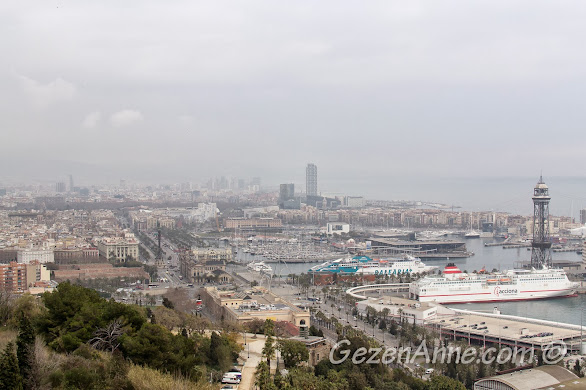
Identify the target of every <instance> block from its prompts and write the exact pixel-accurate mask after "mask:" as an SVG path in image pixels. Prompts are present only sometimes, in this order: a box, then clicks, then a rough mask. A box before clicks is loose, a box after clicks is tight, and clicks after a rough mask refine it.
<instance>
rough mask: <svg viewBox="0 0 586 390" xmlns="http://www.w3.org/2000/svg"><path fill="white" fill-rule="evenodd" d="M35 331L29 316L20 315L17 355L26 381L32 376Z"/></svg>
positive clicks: (21, 372) (21, 373)
mask: <svg viewBox="0 0 586 390" xmlns="http://www.w3.org/2000/svg"><path fill="white" fill-rule="evenodd" d="M34 347H35V331H34V329H33V327H32V325H31V322H30V320H29V319H28V317H27V316H25V315H22V316H21V317H20V323H19V329H18V336H17V337H16V357H17V358H18V367H19V368H20V375H21V376H22V378H23V381H24V383H26V382H27V379H28V378H29V376H30V371H31V362H32V360H33V357H34V351H35V350H34Z"/></svg>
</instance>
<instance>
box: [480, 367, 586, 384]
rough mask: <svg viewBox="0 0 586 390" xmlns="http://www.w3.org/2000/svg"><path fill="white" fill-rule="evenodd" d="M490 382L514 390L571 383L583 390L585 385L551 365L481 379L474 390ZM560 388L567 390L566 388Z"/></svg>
mask: <svg viewBox="0 0 586 390" xmlns="http://www.w3.org/2000/svg"><path fill="white" fill-rule="evenodd" d="M491 380H492V381H497V382H500V383H504V384H507V385H509V386H511V387H512V388H513V389H516V390H535V389H557V388H559V387H558V386H559V385H560V384H562V383H564V384H565V382H569V383H571V382H572V381H576V382H578V384H576V385H579V387H574V388H576V389H583V388H584V387H583V386H584V383H585V382H584V381H583V380H580V379H579V378H578V376H576V375H575V374H574V373H572V372H571V371H569V370H567V369H565V368H564V367H561V366H556V365H551V366H540V367H535V368H529V369H526V370H521V371H515V372H511V373H507V374H502V375H496V376H492V377H488V378H483V379H481V380H479V381H478V382H476V383H475V388H476V386H477V385H481V384H482V382H483V381H484V382H488V381H491ZM561 387H563V388H564V389H568V387H567V386H561ZM479 388H480V386H479ZM570 389H571V387H570Z"/></svg>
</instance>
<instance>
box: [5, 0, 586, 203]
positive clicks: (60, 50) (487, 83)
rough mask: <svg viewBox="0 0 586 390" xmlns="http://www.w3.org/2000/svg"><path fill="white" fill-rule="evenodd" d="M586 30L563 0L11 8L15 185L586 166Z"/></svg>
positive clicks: (9, 155) (484, 172) (8, 140)
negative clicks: (19, 181)
mask: <svg viewBox="0 0 586 390" xmlns="http://www.w3.org/2000/svg"><path fill="white" fill-rule="evenodd" d="M585 20H586V4H585V3H584V2H583V1H563V0H561V1H536V0H528V1H513V0H507V1H494V0H491V1H469V0H461V1H448V0H441V1H437V0H432V1H388V0H385V1H369V2H359V1H341V0H335V1H299V0H296V1H275V0H271V1H268V0H267V1H229V2H227V1H218V0H214V1H193V0H189V1H187V0H186V1H160V0H158V1H148V0H140V1H131V0H125V1H119V0H118V1H82V0H75V1H71V0H70V1H55V2H52V1H47V0H42V1H4V2H2V4H1V5H0V53H1V58H2V60H1V61H0V128H1V129H2V130H1V131H2V133H1V134H2V138H1V140H2V142H0V156H1V157H0V160H1V162H2V167H3V169H2V172H0V180H7V179H10V178H14V177H18V176H19V175H24V176H26V175H34V174H35V173H37V174H38V173H39V172H42V175H43V176H45V177H47V179H49V180H51V179H57V178H60V177H64V175H65V174H67V173H69V172H68V171H74V173H75V174H76V175H77V176H78V177H80V176H81V177H83V176H84V175H86V176H87V175H93V174H95V172H97V171H100V172H103V173H104V172H105V173H104V175H105V176H109V177H112V178H115V179H116V180H117V179H118V178H119V177H124V178H126V179H127V180H133V179H136V180H139V179H145V178H151V179H156V180H159V179H161V178H164V179H166V178H169V180H177V181H187V180H197V179H200V178H204V177H209V176H213V175H226V176H243V177H251V176H261V177H263V180H264V181H265V182H274V183H278V182H287V181H298V182H303V175H304V172H305V170H304V169H305V164H306V163H308V162H314V163H316V164H317V165H318V167H319V172H320V177H324V176H327V177H329V178H330V179H332V178H333V179H335V178H340V179H344V180H345V181H346V182H350V183H351V182H352V177H359V176H360V177H367V178H368V177H372V178H377V179H378V180H388V181H391V180H393V178H394V177H396V176H400V175H405V174H422V175H431V176H446V177H459V176H472V175H480V176H535V177H537V176H538V174H539V170H540V169H543V170H544V172H546V173H547V174H548V175H549V176H563V175H583V174H584V168H583V167H584V155H585V153H584V151H585V146H586V131H584V130H583V128H584V123H586V121H585V116H586V110H585V109H584V105H585V103H586V99H585V98H584V94H585V91H586V88H585V87H586V85H585V84H586V83H585V81H586V50H584V47H585V46H584V42H585V39H586V23H584V21H585ZM154 164H159V166H160V167H159V168H152V166H153V165H154ZM43 169H45V170H48V172H45V171H43ZM61 169H62V170H63V172H61V171H59V170H61ZM166 171H167V172H169V171H171V173H169V174H168V176H166V175H167V174H166V173H165V172H166ZM529 191H530V189H529ZM353 192H359V191H353Z"/></svg>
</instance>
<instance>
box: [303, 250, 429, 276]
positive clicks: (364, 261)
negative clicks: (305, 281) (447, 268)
mask: <svg viewBox="0 0 586 390" xmlns="http://www.w3.org/2000/svg"><path fill="white" fill-rule="evenodd" d="M435 269H437V267H435V266H431V265H425V264H424V263H423V262H422V261H421V260H420V259H418V258H416V257H413V256H409V255H407V256H406V257H405V258H400V259H371V258H370V257H368V256H355V257H352V258H342V259H338V260H334V261H330V262H326V263H323V264H320V265H316V266H315V267H312V268H311V269H310V270H309V273H345V274H359V275H377V276H378V275H403V274H415V273H418V274H421V273H423V272H430V271H433V270H435Z"/></svg>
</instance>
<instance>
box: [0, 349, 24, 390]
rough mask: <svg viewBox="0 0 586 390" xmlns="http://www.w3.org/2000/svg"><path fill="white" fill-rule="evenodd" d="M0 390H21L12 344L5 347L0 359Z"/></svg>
mask: <svg viewBox="0 0 586 390" xmlns="http://www.w3.org/2000/svg"><path fill="white" fill-rule="evenodd" d="M0 389H6V390H22V377H21V376H20V372H19V369H18V359H17V358H16V354H15V353H14V344H13V343H12V342H10V343H8V344H7V345H6V349H5V350H4V353H3V354H2V356H1V357H0Z"/></svg>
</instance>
